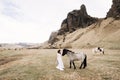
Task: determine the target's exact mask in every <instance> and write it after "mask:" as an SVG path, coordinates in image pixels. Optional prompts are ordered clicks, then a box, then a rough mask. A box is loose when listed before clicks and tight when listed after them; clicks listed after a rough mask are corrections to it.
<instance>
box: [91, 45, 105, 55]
mask: <svg viewBox="0 0 120 80" xmlns="http://www.w3.org/2000/svg"><path fill="white" fill-rule="evenodd" d="M92 51H93V53H102V54H104V49H103V48H101V47H97V48H94V49H93V50H92Z"/></svg>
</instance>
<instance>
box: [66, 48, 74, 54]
mask: <svg viewBox="0 0 120 80" xmlns="http://www.w3.org/2000/svg"><path fill="white" fill-rule="evenodd" d="M64 50H66V51H69V52H71V53H73V54H74V53H75V52H73V51H71V50H68V49H64Z"/></svg>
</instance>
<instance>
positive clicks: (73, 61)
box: [72, 61, 76, 69]
mask: <svg viewBox="0 0 120 80" xmlns="http://www.w3.org/2000/svg"><path fill="white" fill-rule="evenodd" d="M72 63H73V66H74V69H76V66H75V63H74V61H72Z"/></svg>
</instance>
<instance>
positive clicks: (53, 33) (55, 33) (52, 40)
mask: <svg viewBox="0 0 120 80" xmlns="http://www.w3.org/2000/svg"><path fill="white" fill-rule="evenodd" d="M57 34H58V32H57V31H56V32H52V33H51V35H50V38H49V40H48V43H50V44H51V45H53V43H54V42H56V41H57V40H58V39H57Z"/></svg>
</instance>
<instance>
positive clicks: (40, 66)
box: [0, 49, 120, 80]
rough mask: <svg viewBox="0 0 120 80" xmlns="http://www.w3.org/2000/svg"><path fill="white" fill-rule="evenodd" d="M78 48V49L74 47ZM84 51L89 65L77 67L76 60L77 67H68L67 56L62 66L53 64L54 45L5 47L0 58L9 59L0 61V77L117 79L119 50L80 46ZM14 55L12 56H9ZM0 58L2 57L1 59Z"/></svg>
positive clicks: (26, 79)
mask: <svg viewBox="0 0 120 80" xmlns="http://www.w3.org/2000/svg"><path fill="white" fill-rule="evenodd" d="M73 51H79V50H75V49H74V50H73ZM82 51H84V52H86V53H87V56H88V66H87V68H86V69H79V66H80V64H79V62H75V64H76V67H77V69H76V70H74V69H73V68H72V69H70V68H69V60H68V57H67V56H64V57H62V58H63V62H64V66H65V70H64V71H59V70H57V69H56V68H55V67H56V52H57V49H38V50H21V51H14V50H6V51H2V52H0V59H4V60H8V58H9V60H10V61H9V62H7V63H4V64H1V65H0V80H119V79H120V77H119V75H120V64H119V63H120V53H119V52H120V50H106V52H105V55H100V54H92V52H91V50H90V49H83V50H82ZM13 58H17V59H15V60H11V59H13ZM0 62H1V61H0Z"/></svg>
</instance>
